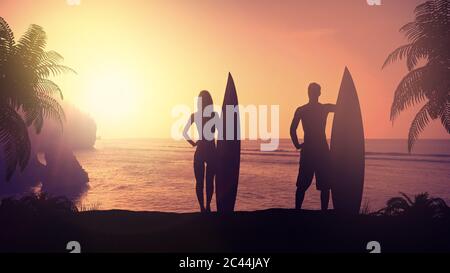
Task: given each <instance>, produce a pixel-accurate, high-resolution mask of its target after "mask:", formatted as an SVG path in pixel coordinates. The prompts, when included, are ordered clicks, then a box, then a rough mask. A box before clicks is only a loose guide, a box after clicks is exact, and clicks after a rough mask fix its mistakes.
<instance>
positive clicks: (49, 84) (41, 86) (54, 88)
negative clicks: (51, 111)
mask: <svg viewBox="0 0 450 273" xmlns="http://www.w3.org/2000/svg"><path fill="white" fill-rule="evenodd" d="M34 88H35V91H36V92H41V93H44V94H46V95H48V96H54V95H55V94H57V95H58V96H59V98H60V99H61V100H63V99H64V95H63V93H62V91H61V88H60V87H59V86H58V85H57V84H56V83H54V82H53V81H51V80H48V79H39V80H38V82H37V83H36V85H35V87H34Z"/></svg>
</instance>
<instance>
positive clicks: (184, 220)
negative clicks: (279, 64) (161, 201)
mask: <svg viewBox="0 0 450 273" xmlns="http://www.w3.org/2000/svg"><path fill="white" fill-rule="evenodd" d="M449 231H450V221H449V220H448V219H447V220H433V221H424V220H418V219H407V218H404V217H385V216H367V215H360V216H355V217H343V216H337V215H335V214H334V213H333V212H332V211H330V212H328V213H325V214H323V213H321V212H319V211H301V212H297V211H294V210H286V209H272V210H265V211H256V212H237V213H235V214H232V215H217V214H210V215H202V214H198V213H183V214H177V213H161V212H132V211H119V210H111V211H89V212H80V213H76V214H75V215H66V216H41V215H40V216H32V217H31V216H26V217H22V216H19V215H3V216H1V217H0V251H2V252H68V251H67V250H66V244H67V242H69V241H78V242H80V244H81V248H82V252H178V253H180V252H191V253H196V252H241V253H242V252H243V253H245V252H248V253H250V252H251V253H264V252H270V253H280V252H281V253H286V252H288V253H290V252H368V251H367V250H366V245H367V243H368V242H369V241H378V242H380V244H381V250H382V252H385V253H386V252H450V233H449Z"/></svg>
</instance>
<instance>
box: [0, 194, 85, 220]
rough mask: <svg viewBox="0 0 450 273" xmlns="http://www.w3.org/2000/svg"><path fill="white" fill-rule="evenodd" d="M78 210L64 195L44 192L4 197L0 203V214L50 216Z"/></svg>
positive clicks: (69, 213)
mask: <svg viewBox="0 0 450 273" xmlns="http://www.w3.org/2000/svg"><path fill="white" fill-rule="evenodd" d="M76 212H78V209H77V207H76V206H75V204H74V203H73V202H72V201H70V200H69V199H67V198H65V197H52V196H49V195H47V194H45V193H38V194H34V193H33V194H30V195H27V196H24V197H22V198H20V199H16V198H12V197H11V198H5V199H3V200H2V201H1V203H0V216H2V215H3V216H4V215H12V214H14V215H16V216H23V217H52V216H64V215H71V214H74V213H76Z"/></svg>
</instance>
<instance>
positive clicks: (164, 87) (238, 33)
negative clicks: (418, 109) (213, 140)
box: [0, 0, 448, 138]
mask: <svg viewBox="0 0 450 273" xmlns="http://www.w3.org/2000/svg"><path fill="white" fill-rule="evenodd" d="M421 2H422V1H418V0H408V1H398V0H383V1H382V3H383V5H382V6H368V5H367V4H366V1H365V0H346V1H331V0H323V1H320V0H319V1H310V0H308V1H301V0H284V1H275V0H271V1H269V0H226V1H225V0H223V1H222V0H216V1H212V0H191V1H183V0H179V1H172V0H164V1H162V0H161V1H144V0H141V1H138V0H128V1H121V0H114V1H112V0H109V1H106V0H81V4H80V5H78V6H69V5H68V4H67V3H66V0H40V1H33V0H1V1H0V16H2V17H4V18H5V19H6V20H7V22H9V24H10V25H11V27H12V28H13V30H14V32H15V35H16V37H19V36H20V35H22V33H23V32H24V31H25V30H26V28H27V26H28V25H29V24H31V23H35V24H39V25H41V26H43V27H44V29H45V30H46V31H47V34H48V36H49V41H48V49H53V50H56V51H58V52H60V53H61V54H62V55H63V56H64V57H65V64H67V65H69V66H71V67H72V68H74V69H75V70H76V71H77V72H78V74H77V75H66V76H63V77H60V78H58V79H56V81H57V82H58V83H59V84H60V85H61V87H62V88H63V91H64V94H65V97H66V99H67V100H68V101H70V102H72V103H73V104H75V105H76V106H78V107H79V108H81V109H82V110H83V111H85V112H88V113H90V114H91V115H92V116H93V117H94V118H95V119H96V121H97V123H98V127H99V135H101V136H102V137H104V138H117V137H170V129H171V126H172V123H173V122H174V121H175V119H174V118H173V117H172V116H171V109H172V107H174V106H175V105H177V104H187V105H189V106H190V107H193V105H194V104H193V99H194V96H196V95H197V94H198V93H199V91H200V90H202V89H207V90H209V91H211V93H212V95H213V99H214V100H215V103H216V104H221V102H222V97H223V92H224V88H225V84H226V76H227V72H228V71H231V73H232V74H233V76H234V79H235V82H236V87H237V90H238V95H239V99H240V103H241V104H243V105H248V104H279V105H280V111H281V112H280V122H281V125H280V129H281V132H280V134H281V137H288V134H289V124H290V121H291V117H292V114H293V112H294V110H295V108H296V107H297V106H299V105H301V104H304V103H306V102H307V95H306V88H307V86H308V84H309V82H312V81H316V82H319V83H320V84H321V85H322V88H323V91H322V94H323V95H322V101H323V102H335V100H336V98H337V91H338V88H339V83H340V80H341V76H342V73H343V70H344V67H345V65H347V66H348V67H349V68H350V71H351V73H352V74H353V77H354V80H355V84H356V87H357V89H358V92H359V96H360V102H361V107H362V112H363V118H364V124H365V132H366V137H368V138H406V137H407V133H408V128H409V122H410V121H411V119H412V117H413V111H409V112H406V113H404V114H403V115H402V116H401V117H400V118H399V119H398V121H397V122H396V123H395V124H394V126H392V124H391V122H390V121H389V109H390V103H391V101H392V97H393V91H394V88H395V87H396V85H397V84H398V82H399V81H400V79H401V77H402V75H404V73H405V66H404V64H397V65H393V66H391V67H388V68H387V69H385V70H383V71H382V70H381V65H382V63H383V61H384V59H385V57H386V56H387V54H388V53H389V52H390V51H391V50H392V49H394V48H396V47H397V46H399V45H401V44H402V43H404V40H403V37H402V36H401V34H400V33H399V32H398V29H399V28H400V27H401V26H402V25H403V24H405V23H406V22H408V21H410V20H411V19H412V18H413V9H414V7H415V6H416V5H417V4H419V3H421ZM422 137H424V138H425V137H426V138H448V134H447V133H446V132H445V130H444V129H442V128H441V126H440V124H439V122H438V121H436V122H434V123H433V124H432V125H431V126H429V127H428V128H427V130H426V131H425V133H424V134H423V135H422Z"/></svg>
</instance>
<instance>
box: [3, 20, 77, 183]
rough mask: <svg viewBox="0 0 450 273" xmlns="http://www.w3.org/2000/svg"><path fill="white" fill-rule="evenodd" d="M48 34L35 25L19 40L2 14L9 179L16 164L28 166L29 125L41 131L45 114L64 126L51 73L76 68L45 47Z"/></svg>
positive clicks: (57, 92) (4, 110)
mask: <svg viewBox="0 0 450 273" xmlns="http://www.w3.org/2000/svg"><path fill="white" fill-rule="evenodd" d="M46 43H47V36H46V33H45V31H44V30H43V29H42V27H40V26H38V25H31V26H30V27H29V28H28V30H27V31H26V32H25V34H24V35H23V36H22V37H21V38H20V39H19V40H18V41H17V42H16V41H15V39H14V35H13V32H12V30H11V28H10V27H9V25H8V24H7V23H6V21H5V20H4V19H3V18H1V17H0V145H2V146H3V156H4V158H5V160H6V179H7V180H9V179H10V178H11V176H12V175H13V173H14V171H15V170H16V168H17V167H18V166H19V167H20V169H21V170H23V169H24V168H25V166H26V165H27V163H28V159H29V157H30V150H31V147H30V140H29V137H28V132H27V127H29V126H31V125H33V126H34V128H35V130H36V132H37V133H39V132H40V130H41V129H42V126H43V124H44V119H45V118H52V119H55V120H56V121H58V123H59V124H61V126H62V122H63V120H64V118H65V117H64V111H63V109H62V107H61V106H60V104H59V102H58V97H59V98H60V99H62V98H63V96H62V92H61V89H60V88H59V87H58V85H56V84H55V83H54V82H53V81H51V80H49V79H48V78H49V77H50V76H56V75H59V74H61V73H65V72H69V71H72V72H73V70H72V69H71V68H69V67H67V66H64V65H61V64H60V63H61V61H62V60H63V58H62V56H61V55H60V54H58V53H57V52H55V51H45V47H46Z"/></svg>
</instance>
